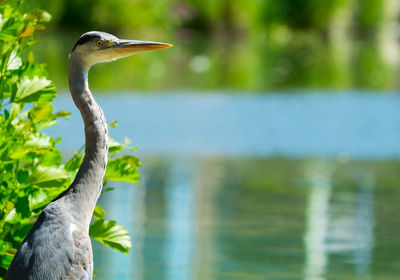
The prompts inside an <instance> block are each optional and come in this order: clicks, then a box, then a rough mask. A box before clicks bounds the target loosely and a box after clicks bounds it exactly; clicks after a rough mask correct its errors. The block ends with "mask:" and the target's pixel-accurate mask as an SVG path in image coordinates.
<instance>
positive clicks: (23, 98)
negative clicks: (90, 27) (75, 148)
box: [0, 4, 140, 279]
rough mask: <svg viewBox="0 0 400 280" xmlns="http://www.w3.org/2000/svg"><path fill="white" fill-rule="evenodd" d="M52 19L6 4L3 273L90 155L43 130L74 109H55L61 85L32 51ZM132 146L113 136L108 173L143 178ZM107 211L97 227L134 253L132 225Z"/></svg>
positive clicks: (99, 214) (0, 171) (1, 18)
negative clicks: (67, 150) (64, 147)
mask: <svg viewBox="0 0 400 280" xmlns="http://www.w3.org/2000/svg"><path fill="white" fill-rule="evenodd" d="M49 20H50V15H49V14H48V13H47V12H45V11H43V10H38V9H36V10H31V11H29V12H27V13H21V12H19V10H18V4H16V5H14V6H11V5H7V4H2V5H1V6H0V51H1V57H0V279H1V277H4V275H5V272H6V271H7V268H8V266H9V265H10V263H11V260H12V258H13V256H14V254H15V253H16V250H17V248H18V246H19V244H20V243H21V241H22V240H23V239H24V237H25V236H26V234H27V233H28V231H29V230H30V228H31V227H32V225H33V223H34V222H35V220H36V218H37V216H38V215H39V213H40V212H41V210H42V209H43V208H44V207H45V206H46V205H47V204H48V203H49V202H50V201H51V200H52V199H54V198H55V196H57V195H58V194H59V193H60V192H62V191H63V190H65V189H66V188H67V187H68V186H69V185H70V183H71V182H72V180H73V178H74V176H75V174H76V172H77V170H78V168H79V166H80V163H81V161H82V157H83V155H82V152H78V153H76V154H75V155H74V156H73V157H72V158H71V159H70V160H68V161H67V162H66V163H65V164H63V163H62V162H63V158H62V156H61V153H60V151H59V150H58V149H57V148H56V144H57V143H58V142H59V141H61V139H53V138H52V137H50V136H48V135H46V134H45V133H43V129H45V128H48V127H51V126H54V125H56V124H57V119H58V118H65V117H68V115H69V112H65V111H61V112H57V113H55V112H54V111H53V106H52V105H51V101H52V100H53V99H54V98H55V96H56V94H57V90H56V87H55V85H54V83H53V82H52V81H51V80H49V79H48V77H47V73H46V71H45V68H44V66H43V65H39V64H37V63H35V62H34V56H33V53H32V52H30V51H29V47H30V46H31V45H32V44H34V43H35V40H34V39H33V34H34V33H35V31H36V30H41V29H43V28H44V27H43V25H42V24H43V23H45V22H47V21H49ZM124 148H125V146H124V145H122V144H119V143H117V142H116V141H113V140H112V141H111V147H110V151H111V152H112V155H113V157H112V158H111V159H110V167H111V168H110V169H109V170H107V174H106V176H105V180H107V179H112V180H123V181H128V182H138V180H139V175H138V172H137V170H136V168H137V167H138V166H140V162H139V160H138V159H137V158H135V157H134V156H130V155H124V156H121V157H118V153H120V152H121V151H122V150H123V149H124ZM119 168H121V169H120V170H119ZM104 215H105V211H104V210H103V209H101V208H100V207H99V206H96V211H95V215H94V218H95V219H96V220H97V221H96V222H95V223H94V224H93V225H92V228H91V230H90V232H91V234H93V235H94V236H93V237H94V238H95V239H96V240H99V241H100V242H101V243H103V244H105V245H107V246H110V247H112V248H113V249H116V250H118V251H121V252H123V253H127V252H128V251H129V248H130V246H131V242H130V238H129V234H128V232H127V231H126V230H125V229H124V228H123V227H122V226H119V225H117V224H116V222H115V221H107V220H105V219H104Z"/></svg>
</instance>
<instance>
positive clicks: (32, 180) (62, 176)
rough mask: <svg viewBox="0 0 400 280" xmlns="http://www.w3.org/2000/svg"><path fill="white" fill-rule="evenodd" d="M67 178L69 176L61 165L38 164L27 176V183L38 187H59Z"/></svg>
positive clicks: (68, 178)
mask: <svg viewBox="0 0 400 280" xmlns="http://www.w3.org/2000/svg"><path fill="white" fill-rule="evenodd" d="M69 180H70V177H69V175H68V173H67V172H66V171H65V169H64V168H63V167H57V166H46V167H45V166H40V165H39V166H38V167H36V168H35V169H34V171H33V173H32V175H31V176H29V179H28V183H29V184H32V185H37V186H40V187H47V188H50V187H53V188H60V187H62V186H64V185H65V184H66V182H68V181H69Z"/></svg>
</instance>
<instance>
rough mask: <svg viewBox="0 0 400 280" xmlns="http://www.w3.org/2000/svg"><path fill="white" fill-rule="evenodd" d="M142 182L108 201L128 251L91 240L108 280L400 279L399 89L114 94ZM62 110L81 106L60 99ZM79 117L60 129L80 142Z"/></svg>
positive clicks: (113, 107)
mask: <svg viewBox="0 0 400 280" xmlns="http://www.w3.org/2000/svg"><path fill="white" fill-rule="evenodd" d="M98 100H99V103H100V104H101V105H102V107H103V108H104V111H105V113H106V115H107V118H108V120H109V121H112V120H114V119H118V120H119V126H118V127H117V128H115V129H111V131H110V132H111V135H112V136H113V137H114V138H117V139H119V140H122V139H123V137H124V136H127V137H129V138H130V139H131V140H132V142H133V144H134V145H137V146H138V147H139V148H140V149H139V154H140V157H141V159H142V162H143V168H141V175H142V176H141V183H140V184H137V185H131V184H123V183H116V182H115V183H112V182H111V184H110V185H111V186H114V187H115V190H114V191H112V192H107V193H105V194H103V195H102V197H101V199H100V201H99V203H100V204H101V205H102V206H103V207H104V208H105V209H106V211H107V218H110V219H115V220H117V221H118V222H119V223H120V224H122V225H125V226H126V227H127V228H128V230H129V231H130V233H131V236H132V241H133V247H132V250H131V252H130V253H129V255H123V254H121V253H118V252H114V251H113V250H111V249H108V248H104V247H103V246H99V245H98V244H97V243H96V241H93V244H94V255H95V268H96V269H97V270H98V274H97V276H96V278H97V279H178V280H179V279H306V280H325V279H326V280H328V279H378V280H380V279H382V280H383V279H385V280H386V279H398V277H399V275H400V235H399V234H398V233H399V231H400V226H399V221H400V212H399V211H398V210H399V209H398V205H400V188H399V185H400V175H399V174H400V173H399V172H398V171H399V170H400V161H399V155H400V141H399V140H400V125H399V123H400V113H399V112H400V111H399V110H398V108H400V96H398V95H394V94H392V95H391V94H383V93H348V94H334V93H330V94H326V93H325V94H324V95H319V94H317V93H313V94H297V95H279V94H272V95H224V94H205V95H196V94H194V95H183V94H159V95H148V96H146V95H114V96H113V95H107V96H100V97H98ZM56 108H57V109H71V108H73V105H72V101H70V98H69V96H61V98H59V99H58V101H57V102H56ZM80 127H81V123H80V119H79V115H78V114H76V113H75V112H74V115H73V116H72V118H71V120H70V121H62V123H61V125H60V127H59V128H58V129H60V130H57V129H53V130H50V131H49V132H50V134H53V135H62V136H63V137H64V138H65V141H64V142H65V143H68V146H67V145H66V144H65V143H61V145H60V146H61V148H62V149H63V150H65V151H67V152H71V151H73V150H74V149H77V148H79V147H80V145H81V143H83V134H82V132H81V131H80V130H81V129H80Z"/></svg>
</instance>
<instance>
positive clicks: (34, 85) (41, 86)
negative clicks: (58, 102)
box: [13, 76, 57, 102]
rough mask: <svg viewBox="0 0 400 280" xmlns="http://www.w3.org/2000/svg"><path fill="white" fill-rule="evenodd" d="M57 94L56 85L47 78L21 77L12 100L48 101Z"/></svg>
mask: <svg viewBox="0 0 400 280" xmlns="http://www.w3.org/2000/svg"><path fill="white" fill-rule="evenodd" d="M56 94H57V90H56V87H55V86H54V85H53V83H52V82H51V81H50V80H48V79H47V78H44V77H42V78H39V77H38V76H35V77H33V78H32V79H30V78H28V77H27V76H25V77H23V78H22V80H21V82H20V83H19V85H18V90H17V92H16V94H15V97H14V99H13V101H14V102H50V101H52V100H53V99H54V97H55V96H56Z"/></svg>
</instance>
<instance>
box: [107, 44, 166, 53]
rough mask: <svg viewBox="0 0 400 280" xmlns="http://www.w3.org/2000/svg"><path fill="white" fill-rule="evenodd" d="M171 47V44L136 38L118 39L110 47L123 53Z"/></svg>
mask: <svg viewBox="0 0 400 280" xmlns="http://www.w3.org/2000/svg"><path fill="white" fill-rule="evenodd" d="M170 47H172V45H171V44H167V43H160V42H151V41H136V40H120V41H118V42H117V43H116V44H115V45H114V46H112V48H113V49H114V50H115V51H116V52H118V53H120V54H124V55H129V54H134V53H137V52H142V51H154V50H160V49H166V48H170Z"/></svg>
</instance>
